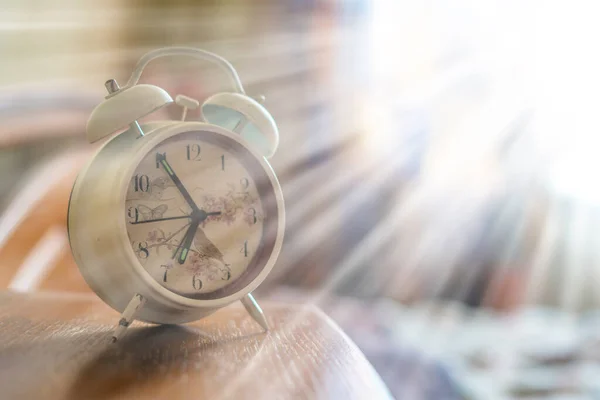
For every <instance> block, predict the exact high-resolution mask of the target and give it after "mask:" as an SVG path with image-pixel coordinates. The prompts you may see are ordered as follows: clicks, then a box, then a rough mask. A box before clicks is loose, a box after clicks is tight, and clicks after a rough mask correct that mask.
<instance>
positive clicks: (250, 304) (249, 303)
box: [241, 293, 269, 331]
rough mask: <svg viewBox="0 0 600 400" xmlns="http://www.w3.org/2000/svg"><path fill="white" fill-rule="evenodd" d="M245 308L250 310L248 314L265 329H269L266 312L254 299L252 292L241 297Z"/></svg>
mask: <svg viewBox="0 0 600 400" xmlns="http://www.w3.org/2000/svg"><path fill="white" fill-rule="evenodd" d="M241 302H242V304H243V305H244V308H246V311H248V314H250V316H251V317H252V318H253V319H254V320H255V321H256V322H257V323H258V324H259V325H260V326H262V327H263V329H264V330H265V331H268V330H269V325H268V324H267V319H266V318H265V314H264V313H263V311H262V309H261V308H260V306H259V305H258V303H257V302H256V299H254V296H252V294H250V293H248V294H247V295H245V296H244V297H242V299H241Z"/></svg>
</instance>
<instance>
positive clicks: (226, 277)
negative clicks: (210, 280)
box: [221, 271, 231, 281]
mask: <svg viewBox="0 0 600 400" xmlns="http://www.w3.org/2000/svg"><path fill="white" fill-rule="evenodd" d="M230 279H231V272H229V271H227V274H226V275H225V276H224V277H223V278H221V280H223V281H228V280H230Z"/></svg>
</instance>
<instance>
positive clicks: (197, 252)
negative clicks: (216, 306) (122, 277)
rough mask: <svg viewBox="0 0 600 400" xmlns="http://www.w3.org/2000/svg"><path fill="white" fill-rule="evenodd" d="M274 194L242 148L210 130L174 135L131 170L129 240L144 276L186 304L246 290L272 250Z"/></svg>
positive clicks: (127, 214)
mask: <svg viewBox="0 0 600 400" xmlns="http://www.w3.org/2000/svg"><path fill="white" fill-rule="evenodd" d="M275 196H276V195H275V189H274V187H273V184H272V182H271V180H270V179H269V177H268V175H267V173H266V172H265V169H264V167H263V166H261V164H260V163H259V162H258V160H257V159H256V156H254V155H253V154H251V153H250V152H249V151H248V150H247V149H246V148H245V147H244V146H242V145H240V144H239V143H237V142H235V141H232V140H230V139H228V138H227V137H225V136H222V135H218V134H215V133H213V132H210V131H195V132H185V133H180V134H177V135H175V136H171V137H169V138H167V139H166V140H164V141H162V142H161V143H159V144H158V145H156V146H155V147H154V148H153V149H151V150H150V151H149V152H148V153H147V154H146V155H145V156H144V157H143V158H142V160H141V162H139V164H138V165H137V167H136V168H135V170H134V172H133V174H132V176H131V179H130V182H129V186H128V188H127V192H126V198H125V215H123V218H125V220H126V230H127V236H128V239H129V242H130V248H131V251H132V252H133V253H134V255H135V258H136V259H137V261H138V262H139V263H140V264H141V266H142V267H143V268H144V270H145V271H146V272H147V273H148V274H149V275H150V276H151V277H152V278H153V279H154V280H156V281H157V282H158V283H159V284H160V285H162V286H163V287H164V288H166V289H168V290H170V291H172V292H174V293H176V294H179V295H181V296H184V297H188V298H191V299H198V300H200V299H216V298H221V297H225V296H228V295H230V294H232V293H235V292H237V291H239V290H240V288H243V287H245V286H246V285H247V284H248V283H249V282H251V281H252V280H253V279H254V278H256V276H257V275H258V274H259V273H260V271H261V269H262V268H263V267H264V265H265V263H266V262H267V260H268V258H269V256H270V255H271V253H272V252H273V247H274V245H275V239H276V238H275V233H276V229H277V218H278V216H277V210H276V208H275Z"/></svg>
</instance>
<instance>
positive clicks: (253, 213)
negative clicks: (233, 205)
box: [248, 208, 258, 224]
mask: <svg viewBox="0 0 600 400" xmlns="http://www.w3.org/2000/svg"><path fill="white" fill-rule="evenodd" d="M248 211H249V212H250V215H251V216H252V223H253V224H255V223H256V221H258V218H256V209H254V208H249V209H248Z"/></svg>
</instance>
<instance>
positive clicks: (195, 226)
mask: <svg viewBox="0 0 600 400" xmlns="http://www.w3.org/2000/svg"><path fill="white" fill-rule="evenodd" d="M211 215H221V211H213V212H209V213H207V212H205V211H204V210H198V211H197V212H193V213H192V224H191V225H190V227H189V228H188V230H187V232H186V233H185V237H184V238H183V240H182V242H181V243H179V246H178V247H177V249H176V250H175V253H174V254H173V258H175V256H176V255H177V252H178V251H179V249H180V248H181V253H179V258H178V259H177V261H178V262H179V264H183V263H185V260H186V258H187V256H188V253H189V251H190V247H191V245H192V242H193V241H194V238H195V237H196V234H197V233H198V232H202V234H203V235H204V231H203V230H202V229H201V228H200V224H201V223H202V222H204V220H205V219H206V218H208V217H209V216H211ZM204 237H206V235H205V236H204ZM207 240H208V239H207ZM182 243H183V246H182ZM209 243H210V241H209ZM210 245H212V247H213V248H214V250H216V252H217V253H218V254H221V252H220V251H219V250H218V249H217V248H216V247H215V246H214V245H213V244H212V243H210ZM220 259H221V261H222V259H223V255H221V257H220Z"/></svg>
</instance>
